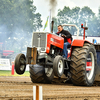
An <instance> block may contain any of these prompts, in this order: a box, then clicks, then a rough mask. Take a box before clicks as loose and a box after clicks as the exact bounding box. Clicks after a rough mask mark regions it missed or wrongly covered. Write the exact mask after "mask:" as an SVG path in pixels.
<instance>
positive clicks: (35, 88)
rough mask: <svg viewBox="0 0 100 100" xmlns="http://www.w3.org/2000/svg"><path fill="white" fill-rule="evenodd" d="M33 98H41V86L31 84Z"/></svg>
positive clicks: (40, 99)
mask: <svg viewBox="0 0 100 100" xmlns="http://www.w3.org/2000/svg"><path fill="white" fill-rule="evenodd" d="M33 100H43V96H42V86H38V85H36V86H33Z"/></svg>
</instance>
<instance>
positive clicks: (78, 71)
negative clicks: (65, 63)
mask: <svg viewBox="0 0 100 100" xmlns="http://www.w3.org/2000/svg"><path fill="white" fill-rule="evenodd" d="M96 66H97V58H96V51H95V48H94V46H93V45H92V44H89V43H84V46H83V47H76V48H74V49H73V51H72V55H71V62H70V72H71V81H72V83H73V84H74V85H83V86H91V85H92V84H93V82H94V79H95V74H96Z"/></svg>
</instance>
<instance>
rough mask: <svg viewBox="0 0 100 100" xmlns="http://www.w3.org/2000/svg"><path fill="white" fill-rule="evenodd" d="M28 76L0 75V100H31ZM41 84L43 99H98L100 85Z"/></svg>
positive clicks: (31, 88) (30, 86)
mask: <svg viewBox="0 0 100 100" xmlns="http://www.w3.org/2000/svg"><path fill="white" fill-rule="evenodd" d="M34 85H36V84H35V83H32V82H31V80H30V78H29V77H0V100H33V86H34ZM38 85H40V86H43V100H100V86H92V87H81V86H73V85H72V84H68V83H57V81H56V82H53V84H38Z"/></svg>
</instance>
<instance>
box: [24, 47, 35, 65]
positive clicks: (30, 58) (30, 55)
mask: <svg viewBox="0 0 100 100" xmlns="http://www.w3.org/2000/svg"><path fill="white" fill-rule="evenodd" d="M36 59H37V48H36V47H33V48H30V47H27V55H26V64H32V65H35V64H36Z"/></svg>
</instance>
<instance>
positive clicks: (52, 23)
mask: <svg viewBox="0 0 100 100" xmlns="http://www.w3.org/2000/svg"><path fill="white" fill-rule="evenodd" d="M53 25H54V21H53V20H52V22H51V33H53Z"/></svg>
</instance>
